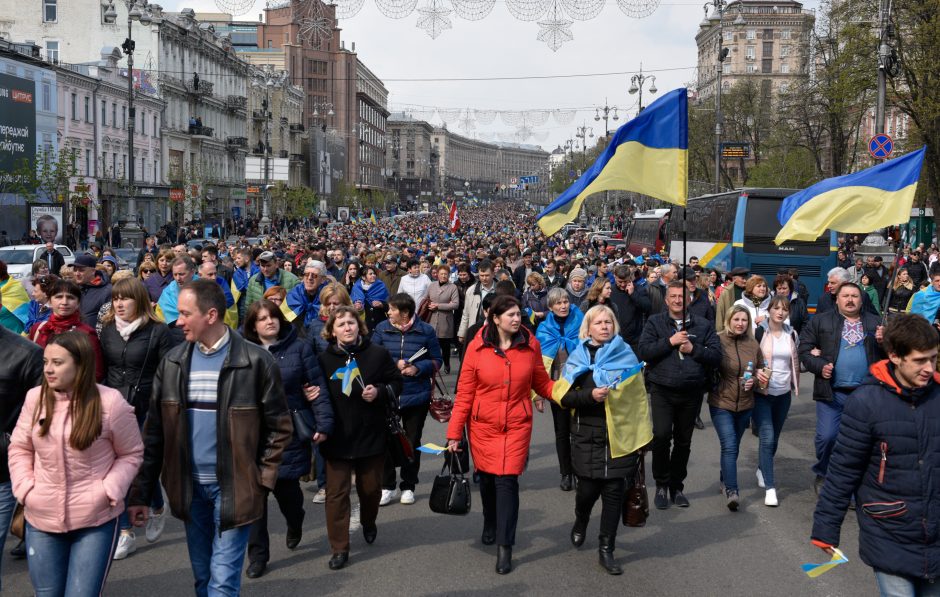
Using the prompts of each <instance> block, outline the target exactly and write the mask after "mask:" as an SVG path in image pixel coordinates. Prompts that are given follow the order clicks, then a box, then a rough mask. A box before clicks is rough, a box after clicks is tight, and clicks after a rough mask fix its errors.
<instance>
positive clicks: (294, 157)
mask: <svg viewBox="0 0 940 597" xmlns="http://www.w3.org/2000/svg"><path fill="white" fill-rule="evenodd" d="M290 161H292V162H302V161H304V154H302V153H292V154H290Z"/></svg>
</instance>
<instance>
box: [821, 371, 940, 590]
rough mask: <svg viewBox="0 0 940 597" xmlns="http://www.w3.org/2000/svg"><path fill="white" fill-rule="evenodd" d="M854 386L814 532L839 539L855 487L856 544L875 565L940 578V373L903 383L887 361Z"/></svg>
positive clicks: (830, 541)
mask: <svg viewBox="0 0 940 597" xmlns="http://www.w3.org/2000/svg"><path fill="white" fill-rule="evenodd" d="M870 372H871V376H869V377H868V378H866V380H865V381H864V382H863V383H862V385H861V386H859V387H858V389H856V390H855V391H854V392H852V396H851V398H850V399H849V400H848V401H846V403H845V410H844V411H843V412H842V424H841V426H840V427H839V435H838V437H837V438H836V445H835V449H834V450H833V452H832V459H831V460H830V461H829V470H828V473H827V474H826V483H825V484H824V485H823V489H822V492H821V493H820V494H819V501H818V502H817V503H816V512H815V514H814V515H813V534H812V538H813V539H814V540H816V541H820V542H823V543H826V544H829V545H836V546H837V545H839V539H840V529H841V527H842V522H843V519H844V517H845V514H846V510H847V509H848V507H849V502H850V501H851V498H852V496H853V494H854V495H855V503H856V504H857V506H856V515H857V517H858V527H859V537H858V544H859V545H858V547H859V549H858V551H859V555H860V556H861V558H862V561H863V562H865V563H866V564H868V565H869V566H871V567H872V568H874V569H876V570H879V571H882V572H887V573H889V574H896V575H901V576H907V577H911V578H923V579H928V580H930V581H935V580H937V579H938V578H940V508H938V507H937V504H940V375H938V374H936V373H935V374H934V378H933V380H931V382H930V383H929V384H928V385H927V386H926V387H924V388H919V389H916V390H911V389H908V388H903V387H902V386H901V385H900V384H899V383H898V381H897V378H896V377H895V375H894V366H893V365H891V364H890V362H889V361H887V360H884V361H879V362H877V363H875V364H874V365H872V366H871V368H870Z"/></svg>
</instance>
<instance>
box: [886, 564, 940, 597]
mask: <svg viewBox="0 0 940 597" xmlns="http://www.w3.org/2000/svg"><path fill="white" fill-rule="evenodd" d="M875 579H876V580H877V581H878V590H879V591H881V597H940V581H934V582H930V581H928V580H924V579H923V578H908V577H906V576H899V575H897V574H888V573H887V572H881V571H879V570H875Z"/></svg>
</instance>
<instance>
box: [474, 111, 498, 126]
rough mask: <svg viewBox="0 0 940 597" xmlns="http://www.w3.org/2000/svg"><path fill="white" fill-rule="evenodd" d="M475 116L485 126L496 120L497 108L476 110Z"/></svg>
mask: <svg viewBox="0 0 940 597" xmlns="http://www.w3.org/2000/svg"><path fill="white" fill-rule="evenodd" d="M473 116H474V117H475V118H476V120H477V122H479V123H480V124H482V125H483V126H489V125H491V124H493V122H494V121H495V120H496V110H474V111H473Z"/></svg>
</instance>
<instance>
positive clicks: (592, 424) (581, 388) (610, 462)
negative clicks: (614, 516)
mask: <svg viewBox="0 0 940 597" xmlns="http://www.w3.org/2000/svg"><path fill="white" fill-rule="evenodd" d="M598 348H600V347H599V346H596V347H595V346H592V345H588V350H589V351H590V352H591V362H592V363H593V362H594V357H595V356H596V353H597V349H598ZM596 387H597V383H596V382H595V381H594V377H593V371H587V372H585V373H582V374H581V375H579V376H578V378H577V379H575V380H574V384H572V386H571V388H570V389H569V390H568V391H567V392H565V395H564V396H563V397H562V399H561V406H563V407H564V408H566V409H571V410H570V416H571V467H572V468H573V469H574V473H575V474H576V475H578V476H579V477H586V478H589V479H624V478H626V477H627V476H629V475H632V474H633V473H635V471H636V463H637V456H636V454H628V455H626V456H621V457H619V458H613V457H612V456H611V453H610V442H609V441H608V438H607V410H606V407H605V406H604V403H603V402H597V401H595V400H594V398H592V397H591V391H592V390H593V389H594V388H596ZM565 414H566V415H567V414H569V413H568V412H567V411H566V412H565Z"/></svg>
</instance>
